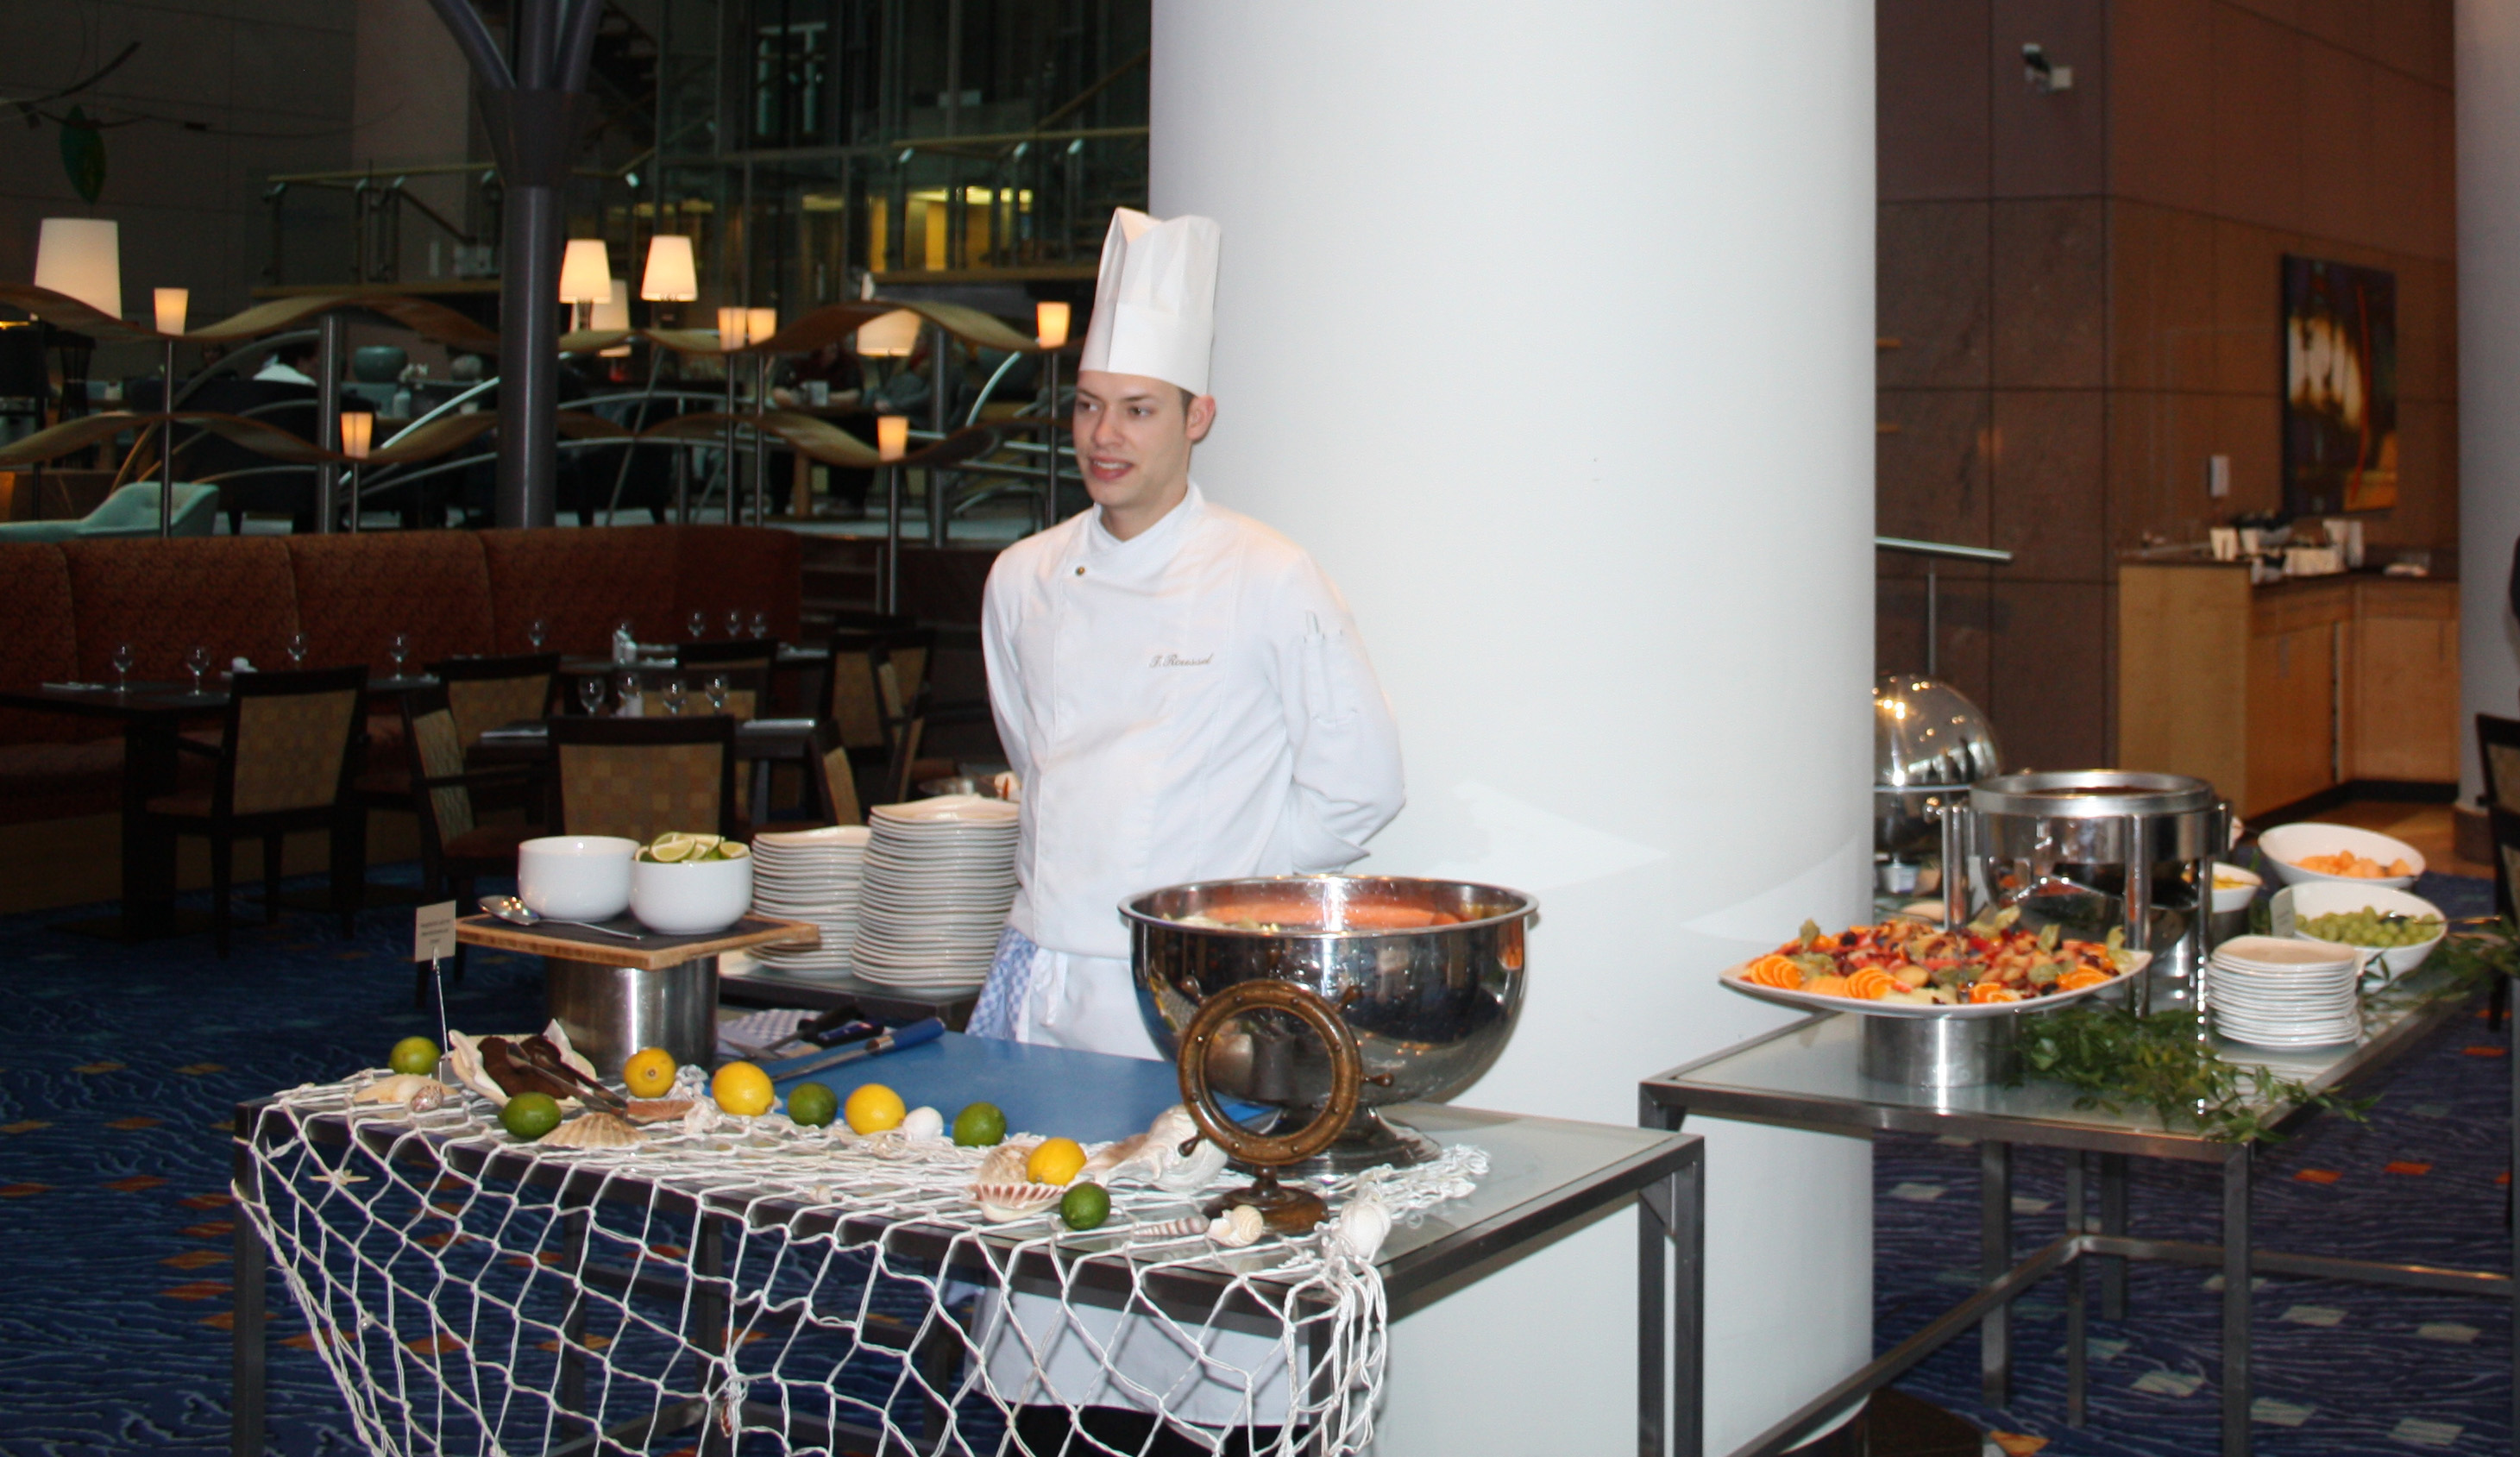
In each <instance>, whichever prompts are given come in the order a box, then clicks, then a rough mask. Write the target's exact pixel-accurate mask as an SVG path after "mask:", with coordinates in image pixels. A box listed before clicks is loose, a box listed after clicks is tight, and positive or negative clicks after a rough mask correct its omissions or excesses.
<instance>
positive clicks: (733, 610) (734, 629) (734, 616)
mask: <svg viewBox="0 0 2520 1457" xmlns="http://www.w3.org/2000/svg"><path fill="white" fill-rule="evenodd" d="M726 635H727V636H728V637H730V638H741V637H742V636H743V609H742V608H741V607H729V608H727V609H726Z"/></svg>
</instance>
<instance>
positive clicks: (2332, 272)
mask: <svg viewBox="0 0 2520 1457" xmlns="http://www.w3.org/2000/svg"><path fill="white" fill-rule="evenodd" d="M2283 332H2284V411H2283V471H2284V510H2285V512H2286V513H2287V514H2290V515H2294V516H2318V515H2328V514H2332V513H2334V512H2338V511H2377V510H2387V509H2388V508H2391V507H2393V506H2396V505H2397V504H2398V276H2397V275H2396V274H2394V273H2390V272H2388V271H2387V270H2385V269H2378V268H2359V267H2356V266H2355V265H2353V264H2351V263H2330V262H2327V261H2325V260H2323V259H2319V258H2297V257H2293V256H2291V255H2289V254H2287V255H2286V256H2285V258H2284V260H2283Z"/></svg>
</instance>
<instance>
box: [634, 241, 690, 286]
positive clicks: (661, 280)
mask: <svg viewBox="0 0 2520 1457" xmlns="http://www.w3.org/2000/svg"><path fill="white" fill-rule="evenodd" d="M639 296H640V297H641V298H644V299H647V300H648V301H649V302H651V303H689V302H691V301H692V300H693V299H695V298H697V297H699V296H700V276H699V270H698V268H697V267H696V266H695V265H694V264H693V262H692V241H691V240H690V239H688V238H685V237H684V236H683V235H682V234H680V233H659V234H657V235H656V236H655V237H653V238H651V239H649V240H648V271H647V272H646V273H645V274H642V275H641V276H640V278H639Z"/></svg>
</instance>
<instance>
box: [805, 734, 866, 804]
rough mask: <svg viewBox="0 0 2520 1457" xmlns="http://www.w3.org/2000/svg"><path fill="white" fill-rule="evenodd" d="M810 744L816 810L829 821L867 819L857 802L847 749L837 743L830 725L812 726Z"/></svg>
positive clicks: (836, 736)
mask: <svg viewBox="0 0 2520 1457" xmlns="http://www.w3.org/2000/svg"><path fill="white" fill-rule="evenodd" d="M813 745H814V747H813V753H814V770H815V773H814V775H813V782H814V789H815V805H814V809H815V812H816V813H817V814H818V815H819V816H820V817H822V819H823V820H824V822H826V823H830V824H864V823H866V811H865V810H864V809H863V808H861V807H860V806H859V804H858V783H857V773H856V771H855V770H853V769H852V768H851V767H850V765H849V751H848V750H847V749H844V748H842V747H841V746H840V741H839V737H838V735H836V734H835V733H833V732H832V726H831V725H829V724H816V725H815V726H814V739H813Z"/></svg>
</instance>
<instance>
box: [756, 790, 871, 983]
mask: <svg viewBox="0 0 2520 1457" xmlns="http://www.w3.org/2000/svg"><path fill="white" fill-rule="evenodd" d="M869 836H870V832H869V830H868V829H867V827H866V826H865V825H862V824H840V825H832V826H828V827H826V828H823V829H807V830H765V831H763V832H762V833H760V834H756V835H754V836H753V837H752V908H753V909H754V910H756V911H759V912H760V913H761V914H763V915H774V916H780V917H783V918H785V919H787V920H791V921H811V922H813V923H814V924H815V925H816V926H817V927H819V928H820V929H821V931H822V933H823V940H822V943H821V944H820V945H818V946H805V947H797V946H765V947H756V948H754V949H753V952H752V959H753V961H754V962H755V963H756V964H757V965H759V966H760V968H761V969H762V970H764V971H771V972H778V973H781V974H783V975H788V976H843V975H846V974H847V972H848V970H849V947H850V944H851V943H853V942H855V941H856V940H857V934H858V886H859V877H860V875H861V874H862V873H863V871H864V868H865V861H866V848H867V840H868V838H869Z"/></svg>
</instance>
